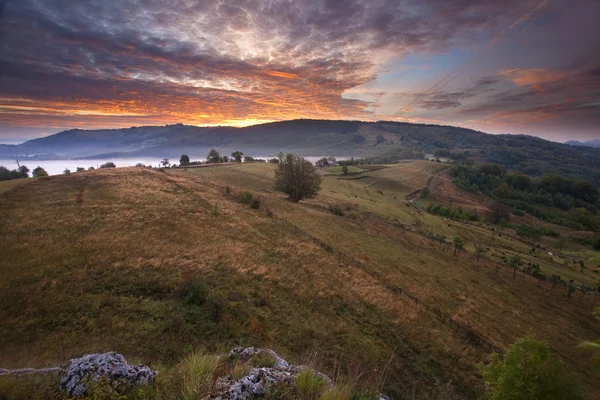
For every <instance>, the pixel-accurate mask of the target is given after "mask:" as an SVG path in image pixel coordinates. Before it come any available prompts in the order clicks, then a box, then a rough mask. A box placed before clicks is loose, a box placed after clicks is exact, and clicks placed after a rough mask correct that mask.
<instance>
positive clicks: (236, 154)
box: [231, 150, 244, 163]
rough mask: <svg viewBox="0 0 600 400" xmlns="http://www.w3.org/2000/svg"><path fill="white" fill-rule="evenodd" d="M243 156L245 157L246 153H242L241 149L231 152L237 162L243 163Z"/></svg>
mask: <svg viewBox="0 0 600 400" xmlns="http://www.w3.org/2000/svg"><path fill="white" fill-rule="evenodd" d="M243 157H244V153H242V152H241V151H239V150H238V151H234V152H233V153H231V158H233V159H234V160H235V162H237V163H241V162H242V158H243Z"/></svg>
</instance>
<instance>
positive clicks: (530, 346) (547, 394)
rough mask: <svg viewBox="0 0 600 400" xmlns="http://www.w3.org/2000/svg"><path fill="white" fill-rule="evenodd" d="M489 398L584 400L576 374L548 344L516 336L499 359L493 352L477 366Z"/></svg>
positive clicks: (502, 399) (492, 399)
mask: <svg viewBox="0 0 600 400" xmlns="http://www.w3.org/2000/svg"><path fill="white" fill-rule="evenodd" d="M479 368H480V369H481V371H482V374H483V379H484V380H485V382H486V384H487V395H488V398H489V399H490V400H504V399H506V400H509V399H510V400H521V399H523V400H525V399H527V400H528V399H565V400H569V399H573V400H575V399H583V398H584V397H583V393H582V391H581V390H580V388H579V387H578V385H577V381H576V377H575V375H574V374H572V373H571V372H570V371H568V370H567V369H566V368H565V366H564V363H563V362H562V361H561V360H559V359H556V358H554V357H553V356H552V354H551V353H550V349H549V348H548V345H547V344H546V343H545V342H543V341H538V340H535V339H532V338H529V337H526V338H522V339H519V340H518V341H517V342H515V343H514V344H513V345H512V346H511V347H510V349H509V350H508V352H507V353H506V354H505V355H504V358H501V357H500V355H498V354H494V355H493V356H492V361H491V362H490V364H489V365H488V366H486V367H484V366H483V365H481V364H480V365H479Z"/></svg>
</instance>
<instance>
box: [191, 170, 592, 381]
mask: <svg viewBox="0 0 600 400" xmlns="http://www.w3.org/2000/svg"><path fill="white" fill-rule="evenodd" d="M431 164H433V163H431ZM434 165H435V164H434ZM262 168H267V167H266V166H264V167H262ZM405 168H406V167H405ZM391 169H392V168H390V170H391ZM380 171H387V170H380ZM380 171H375V172H380ZM202 172H203V174H200V175H199V176H201V177H203V178H206V179H210V180H215V181H219V182H221V183H223V184H230V185H232V186H237V187H238V188H240V190H241V189H245V190H248V189H250V190H255V191H258V192H260V195H261V196H262V201H263V204H264V205H265V207H268V208H270V209H271V210H273V212H275V213H276V214H278V215H281V216H283V217H285V218H287V219H288V220H290V221H292V222H293V223H295V224H296V225H298V226H300V227H301V228H302V229H304V230H306V231H308V232H310V233H311V234H312V235H314V236H316V237H318V238H320V239H321V240H324V241H325V242H327V243H330V244H331V245H332V246H334V247H336V248H338V249H340V250H342V251H344V252H345V253H347V254H349V255H351V256H353V257H355V258H357V259H359V260H360V261H362V262H364V263H365V264H367V265H370V266H371V267H373V268H374V269H375V270H376V271H378V272H379V273H381V274H383V275H384V276H385V278H386V279H388V280H390V281H392V282H394V283H395V284H396V285H398V286H400V287H402V288H404V289H406V290H407V291H409V292H410V293H412V294H414V295H416V296H418V297H420V298H422V299H424V300H425V301H426V302H427V303H428V304H430V305H435V306H438V307H439V308H440V309H441V310H443V311H445V312H446V313H448V314H450V315H453V316H454V317H455V318H456V319H457V320H460V321H463V322H465V323H468V324H469V325H471V326H472V327H473V328H474V329H475V331H476V332H478V333H479V334H481V335H482V336H483V337H485V338H487V339H489V340H490V341H492V342H493V343H495V344H497V345H499V346H501V347H505V346H507V345H508V344H510V343H512V342H513V341H514V340H515V339H517V338H518V337H521V336H524V335H526V334H534V335H536V336H537V337H540V338H543V339H546V340H548V341H549V342H550V344H551V346H552V347H553V349H554V350H555V351H556V352H558V354H560V355H561V357H562V358H563V359H565V360H566V361H567V362H568V363H569V365H570V366H571V367H572V368H573V369H574V370H576V371H577V372H578V373H579V374H580V375H581V376H582V378H583V379H584V381H585V382H586V384H587V385H588V386H589V387H591V388H594V389H598V388H599V386H598V381H597V380H596V379H595V377H594V376H593V375H592V371H591V369H590V360H591V355H590V354H588V353H586V352H585V351H583V350H582V349H579V348H577V345H578V344H579V343H580V342H581V341H583V340H585V339H589V338H594V337H597V335H598V334H597V332H598V329H599V324H598V322H597V321H595V320H594V318H593V316H592V313H591V311H592V310H591V302H592V301H593V299H592V298H591V297H587V298H586V299H584V300H581V301H580V300H579V295H578V294H576V295H575V297H574V298H573V299H570V300H569V299H567V298H566V296H564V295H563V294H562V289H561V288H556V289H555V290H554V291H552V290H551V289H550V285H549V284H548V283H546V284H542V285H541V286H540V285H539V284H538V282H537V281H536V280H534V279H533V278H531V277H529V276H525V275H521V274H519V275H518V277H517V278H516V279H515V278H513V277H512V270H510V269H509V268H507V267H504V266H502V265H501V263H500V257H501V256H503V255H508V256H510V255H512V254H521V255H522V256H523V257H524V259H525V261H526V262H527V261H530V262H536V263H540V264H541V266H542V271H544V272H546V273H548V274H550V273H555V272H554V271H559V273H561V275H562V276H563V277H569V276H575V277H577V278H578V280H579V281H583V282H595V281H597V275H596V274H592V273H591V272H589V271H588V272H587V274H586V273H583V274H580V273H579V272H578V271H573V270H572V269H570V268H567V267H564V266H559V265H556V263H553V262H552V261H551V260H550V259H549V257H547V256H546V255H545V254H546V253H545V251H542V250H537V251H536V252H535V253H529V252H528V251H529V250H530V249H531V246H530V245H528V244H527V243H524V242H522V241H520V240H519V239H518V237H516V236H515V235H514V232H512V231H511V230H503V232H502V235H501V237H500V236H499V235H498V234H493V233H492V231H491V230H490V228H491V227H490V226H486V225H482V226H476V225H471V224H463V223H457V222H452V221H448V220H445V219H442V218H440V217H437V216H433V215H428V214H422V213H420V212H419V211H418V210H417V209H416V208H415V207H414V206H413V205H411V204H407V203H406V202H395V203H391V202H389V203H386V202H385V200H380V201H379V202H378V203H375V202H374V201H371V199H372V198H373V197H374V194H373V193H372V192H371V193H367V192H366V191H365V189H364V188H363V189H362V193H360V192H358V191H357V192H356V193H360V194H357V195H358V196H360V197H358V198H357V199H356V200H349V201H348V202H347V204H350V205H351V206H352V207H354V209H353V212H354V215H352V214H353V212H350V213H347V214H346V216H345V217H339V216H335V215H333V214H331V213H330V212H328V211H327V209H326V205H327V204H329V203H331V201H332V200H335V201H338V200H339V199H341V198H343V197H340V195H339V190H334V192H331V190H327V188H328V186H327V181H325V182H324V189H325V190H323V191H322V193H321V194H320V195H319V196H318V198H317V199H315V200H310V201H306V202H303V203H301V204H293V203H290V202H288V201H285V200H284V198H283V196H282V195H280V194H277V193H274V192H273V193H265V192H261V190H263V189H269V188H270V186H271V184H270V181H269V179H268V177H267V176H266V174H256V173H255V172H256V171H252V172H253V173H252V174H249V173H247V172H244V171H240V172H239V173H236V171H230V172H229V173H228V174H222V173H221V172H220V171H216V170H212V171H211V170H205V171H202ZM386 173H389V172H386ZM427 176H428V175H427V174H423V175H422V180H421V184H422V185H423V186H425V184H426V180H427V178H426V177H427ZM412 185H414V186H418V185H419V183H418V182H416V181H413V182H412ZM423 186H422V187H423ZM402 193H404V192H402ZM388 196H389V197H392V196H391V194H388V193H385V192H384V196H382V197H384V198H387V197H388ZM347 198H348V197H347ZM373 204H375V205H373ZM365 211H366V212H368V213H370V212H372V213H376V214H379V215H386V216H388V217H391V218H392V219H395V220H398V221H400V222H402V223H404V224H406V225H409V226H411V229H412V230H414V231H428V232H432V233H434V234H437V233H445V234H446V236H447V237H449V238H452V237H454V236H456V235H460V236H461V237H463V238H464V239H465V240H466V242H467V251H466V252H465V251H463V252H461V253H460V255H459V257H453V256H452V251H451V250H450V249H448V248H447V247H446V246H444V247H442V248H440V245H439V243H433V242H431V241H430V240H429V239H426V238H425V237H423V236H422V235H421V234H419V233H416V232H410V230H409V232H408V233H406V234H405V233H403V231H402V230H401V229H399V228H397V227H395V226H394V225H393V224H391V223H390V222H386V221H383V220H378V219H373V218H370V217H368V213H367V214H366V215H365V214H364V212H365ZM476 241H477V242H481V243H483V244H484V245H485V246H486V247H488V248H489V249H490V250H489V251H488V252H487V253H486V255H485V256H484V258H483V259H482V260H481V261H480V262H479V263H478V262H476V260H475V257H474V255H473V254H472V252H473V245H472V243H474V242H476ZM542 246H543V247H547V248H549V249H551V247H550V246H552V241H551V240H544V241H543V243H542ZM569 247H572V248H574V249H577V245H576V244H574V243H569ZM469 251H470V253H469ZM340 268H342V271H341V272H340V274H341V275H343V277H344V279H343V281H344V282H347V283H349V284H351V287H352V289H351V290H352V294H353V296H356V297H358V298H361V299H362V300H363V301H365V302H367V303H368V304H372V305H373V306H374V307H375V309H378V310H383V311H385V312H386V313H388V314H389V315H393V321H394V322H395V323H397V324H398V325H399V326H402V329H403V331H404V333H405V335H407V337H408V338H409V340H410V341H411V343H413V344H417V343H418V345H419V346H426V347H427V348H428V349H430V351H432V352H433V353H434V354H435V357H436V361H437V362H438V363H439V364H440V368H441V369H445V370H446V371H448V370H451V369H452V368H455V364H454V363H455V362H457V360H459V359H460V360H461V361H462V362H466V363H467V364H470V365H472V363H475V362H477V361H478V360H481V359H485V357H486V356H485V354H483V353H482V352H480V351H479V350H478V349H474V348H471V347H470V346H466V345H464V344H461V343H460V339H459V340H456V337H455V336H453V335H452V334H449V333H448V332H447V330H446V329H445V328H444V327H443V326H441V325H440V324H436V323H434V322H432V321H430V320H429V319H428V318H427V317H426V316H424V315H423V314H422V313H419V312H416V311H415V308H414V306H413V305H412V304H409V303H406V302H405V301H403V299H402V298H401V297H398V296H397V295H394V294H391V293H389V292H387V291H385V290H382V289H381V286H380V282H377V281H374V280H373V279H372V278H371V277H370V276H368V275H366V274H364V273H361V272H360V271H359V270H357V269H356V268H353V267H349V266H340ZM571 274H573V275H571ZM462 368H464V367H460V368H458V369H459V370H460V369H462ZM468 370H469V368H468V367H467V368H466V371H468ZM464 372H465V371H456V368H455V369H454V371H453V373H455V374H456V375H458V376H460V377H461V378H460V379H462V381H463V382H469V384H470V385H473V386H476V385H477V382H478V378H477V377H476V374H469V373H464ZM450 374H452V373H450Z"/></svg>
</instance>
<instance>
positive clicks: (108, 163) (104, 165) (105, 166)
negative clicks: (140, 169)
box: [100, 161, 117, 168]
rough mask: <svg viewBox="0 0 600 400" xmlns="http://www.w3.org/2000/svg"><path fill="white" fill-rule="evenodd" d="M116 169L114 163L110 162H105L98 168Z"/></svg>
mask: <svg viewBox="0 0 600 400" xmlns="http://www.w3.org/2000/svg"><path fill="white" fill-rule="evenodd" d="M116 167H117V166H116V165H115V163H114V162H112V161H108V162H105V163H104V164H102V165H101V166H100V168H116Z"/></svg>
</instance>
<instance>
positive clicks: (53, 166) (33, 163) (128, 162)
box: [0, 154, 349, 175]
mask: <svg viewBox="0 0 600 400" xmlns="http://www.w3.org/2000/svg"><path fill="white" fill-rule="evenodd" d="M273 157H276V155H275V154H273V155H268V156H258V157H254V158H256V159H261V158H262V159H269V158H273ZM322 157H329V156H310V157H304V158H306V159H307V160H309V161H310V162H311V163H313V164H314V163H315V162H317V160H319V159H320V158H322ZM348 158H349V157H336V159H337V160H347V159H348ZM190 159H191V160H192V161H206V157H194V156H191V155H190ZM108 161H112V162H114V163H115V165H116V166H117V167H134V166H135V165H136V164H138V163H141V164H144V165H151V166H153V167H157V166H159V164H160V162H161V161H162V158H157V157H142V158H137V157H136V158H106V159H92V160H19V163H20V164H21V165H25V166H27V168H29V170H30V171H32V170H33V169H34V168H36V167H38V166H39V167H42V168H44V169H45V170H46V172H48V175H60V174H62V173H63V172H64V170H65V169H69V170H70V171H71V172H75V170H76V169H77V167H83V168H85V169H88V168H89V167H94V168H98V167H100V165H102V164H104V163H106V162H108ZM169 161H170V162H171V163H174V164H179V159H178V158H177V159H174V158H170V159H169ZM0 166H3V167H6V168H8V169H16V168H17V163H16V160H8V159H1V160H0Z"/></svg>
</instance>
